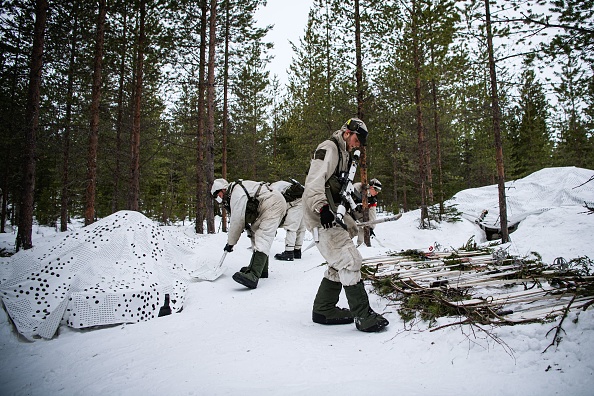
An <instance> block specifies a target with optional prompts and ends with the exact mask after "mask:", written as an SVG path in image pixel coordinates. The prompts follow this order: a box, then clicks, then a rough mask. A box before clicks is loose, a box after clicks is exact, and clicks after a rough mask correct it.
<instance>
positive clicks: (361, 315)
mask: <svg viewBox="0 0 594 396" xmlns="http://www.w3.org/2000/svg"><path fill="white" fill-rule="evenodd" d="M344 291H345V293H346V296H347V300H348V301H349V307H350V308H351V312H352V314H353V316H354V317H355V325H356V326H357V330H360V331H365V332H376V331H380V330H382V329H383V328H384V327H386V326H387V325H389V324H390V322H388V320H387V319H386V318H384V317H383V316H382V315H380V314H378V313H376V312H374V311H373V309H371V307H370V306H369V298H368V297H367V292H366V291H365V285H364V284H363V281H359V283H357V284H356V285H353V286H345V287H344Z"/></svg>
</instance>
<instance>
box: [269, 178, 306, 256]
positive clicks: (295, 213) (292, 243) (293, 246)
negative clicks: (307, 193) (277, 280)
mask: <svg viewBox="0 0 594 396" xmlns="http://www.w3.org/2000/svg"><path fill="white" fill-rule="evenodd" d="M294 186H298V187H299V186H301V185H300V184H298V183H297V184H294V183H291V182H288V181H284V180H280V181H277V182H274V183H272V184H271V185H270V187H272V188H273V189H275V190H278V191H280V192H281V193H282V194H283V196H284V197H285V201H286V202H287V214H286V215H285V218H284V220H283V222H282V223H281V227H283V228H284V229H285V231H286V235H285V251H284V252H282V253H277V254H275V255H274V258H275V259H277V260H285V261H293V260H294V259H300V258H301V246H302V245H303V237H304V235H305V223H304V222H303V207H302V205H301V203H302V199H301V196H299V194H296V195H295V194H291V193H290V191H291V190H292V189H293V187H294ZM297 190H299V189H297ZM287 192H289V193H287Z"/></svg>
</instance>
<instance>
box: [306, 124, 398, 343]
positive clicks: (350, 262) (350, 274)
mask: <svg viewBox="0 0 594 396" xmlns="http://www.w3.org/2000/svg"><path fill="white" fill-rule="evenodd" d="M367 134H368V133H367V126H366V125H365V124H364V123H363V121H361V120H360V119H358V118H351V119H349V120H348V121H347V122H346V123H345V124H344V125H343V126H342V128H341V129H339V130H338V131H336V132H334V133H333V134H332V136H331V137H330V139H328V140H325V141H324V142H322V143H321V144H320V145H319V146H318V147H317V148H316V150H315V152H314V154H313V158H312V160H311V163H310V168H309V171H308V174H307V177H306V179H305V191H304V192H303V216H304V219H305V225H306V227H307V229H308V230H309V231H310V232H312V233H314V235H315V233H316V231H317V233H318V235H319V241H318V243H317V244H316V246H317V247H318V250H319V251H320V253H321V254H322V256H323V257H324V259H326V261H327V263H328V265H327V268H326V272H325V273H324V277H323V279H322V282H321V283H320V286H319V288H318V292H317V294H316V297H315V299H314V304H313V311H312V320H313V321H314V322H315V323H320V324H327V325H334V324H346V323H353V321H354V322H355V325H356V327H357V329H358V330H360V331H365V332H376V331H380V330H382V329H383V328H385V327H386V326H387V325H388V324H389V322H388V321H387V320H386V319H385V318H384V317H383V316H381V315H379V314H378V313H376V312H374V311H373V310H372V309H371V307H370V306H369V298H368V296H367V292H366V291H365V286H364V284H363V281H362V280H361V265H362V257H361V254H360V253H359V251H358V250H357V247H356V246H355V245H354V243H353V240H352V238H353V237H354V236H355V235H357V234H358V229H357V226H356V223H355V220H354V219H353V218H352V217H351V215H350V214H349V215H346V216H344V220H343V221H344V224H345V228H343V227H341V226H340V225H337V224H336V222H335V215H336V212H335V211H336V205H337V204H339V203H340V202H339V200H340V194H339V193H340V190H341V188H342V182H341V179H342V178H340V174H341V173H343V172H347V171H348V169H349V167H350V162H351V154H350V152H351V150H353V149H354V148H358V147H359V146H361V145H363V146H364V145H365V144H366V141H367ZM343 287H344V290H345V294H346V296H347V300H348V304H349V308H350V309H346V308H339V307H337V306H336V304H337V303H338V300H339V297H340V292H341V290H342V288H343Z"/></svg>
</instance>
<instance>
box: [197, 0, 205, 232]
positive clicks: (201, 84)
mask: <svg viewBox="0 0 594 396" xmlns="http://www.w3.org/2000/svg"><path fill="white" fill-rule="evenodd" d="M207 6H208V4H207V1H206V0H200V10H201V13H202V14H201V16H200V60H199V61H198V68H199V69H198V131H197V135H196V140H197V141H196V233H197V234H202V233H204V218H205V215H206V214H205V210H206V205H205V202H204V201H205V199H204V197H205V190H206V186H205V182H204V180H205V179H206V178H205V177H204V171H205V169H206V167H205V164H204V145H203V142H204V119H205V118H206V117H205V114H206V111H205V110H206V106H205V103H204V96H205V90H206V84H205V73H204V69H205V67H206V24H207V23H208V18H207V16H206V13H207V11H208V7H207Z"/></svg>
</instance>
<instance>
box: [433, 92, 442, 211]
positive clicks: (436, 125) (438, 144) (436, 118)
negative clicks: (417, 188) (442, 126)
mask: <svg viewBox="0 0 594 396" xmlns="http://www.w3.org/2000/svg"><path fill="white" fill-rule="evenodd" d="M431 85H432V93H433V109H434V110H433V111H434V114H433V126H434V129H435V150H436V151H437V178H438V181H437V183H438V194H439V220H440V221H441V217H442V215H443V214H444V207H443V201H444V196H443V171H442V159H441V134H440V130H439V110H438V108H437V105H438V100H437V86H436V84H435V80H432V81H431Z"/></svg>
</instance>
